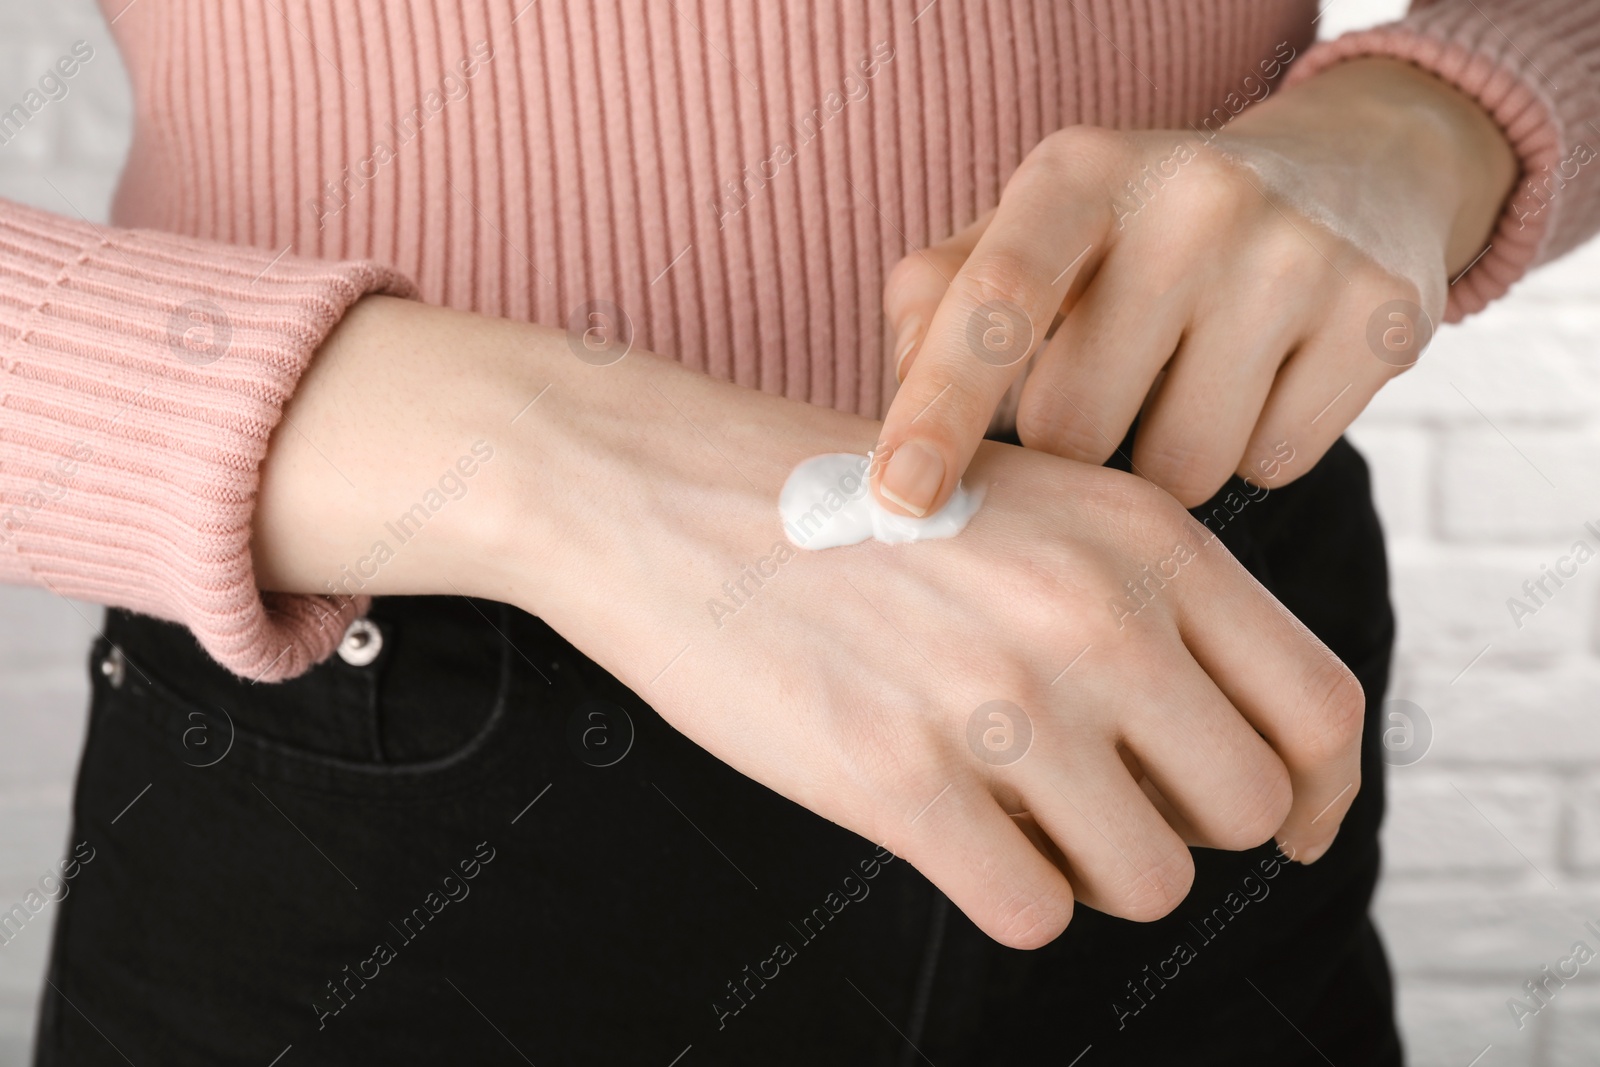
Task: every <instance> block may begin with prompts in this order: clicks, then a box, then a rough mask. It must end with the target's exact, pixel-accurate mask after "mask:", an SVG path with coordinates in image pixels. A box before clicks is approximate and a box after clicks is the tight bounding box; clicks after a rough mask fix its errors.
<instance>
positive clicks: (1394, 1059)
mask: <svg viewBox="0 0 1600 1067" xmlns="http://www.w3.org/2000/svg"><path fill="white" fill-rule="evenodd" d="M1242 488H1243V487H1242V486H1241V485H1240V484H1239V483H1237V482H1235V483H1233V484H1231V485H1230V486H1229V487H1228V489H1226V490H1224V492H1223V493H1222V494H1219V496H1218V498H1217V500H1216V501H1213V502H1212V504H1210V505H1208V506H1207V507H1206V508H1203V509H1197V514H1199V515H1203V516H1207V517H1209V518H1210V520H1211V521H1210V525H1211V526H1212V527H1213V529H1216V530H1217V531H1218V533H1219V535H1220V537H1221V538H1222V540H1223V541H1224V543H1226V544H1227V546H1228V547H1229V548H1230V549H1231V550H1232V551H1233V552H1234V553H1235V555H1237V556H1238V557H1239V558H1240V559H1241V560H1242V561H1243V562H1244V563H1245V564H1246V565H1247V566H1248V567H1249V568H1250V569H1251V571H1252V572H1253V573H1255V574H1256V575H1257V577H1258V578H1260V579H1261V580H1262V581H1263V582H1264V583H1265V584H1266V585H1267V586H1268V587H1269V588H1270V589H1271V590H1272V591H1273V592H1274V593H1275V594H1276V595H1277V596H1278V597H1279V599H1281V600H1282V601H1283V602H1284V603H1285V604H1286V605H1287V606H1288V607H1289V608H1290V609H1291V610H1292V611H1293V612H1294V613H1295V614H1296V615H1298V616H1299V617H1300V618H1301V619H1302V620H1303V621H1304V622H1305V623H1306V624H1307V625H1308V626H1309V627H1310V628H1311V629H1312V630H1314V631H1315V632H1316V633H1317V634H1318V635H1320V636H1321V637H1322V639H1323V640H1324V641H1326V642H1327V643H1328V645H1329V646H1330V647H1331V648H1332V649H1333V650H1334V651H1335V652H1336V653H1337V654H1338V655H1339V656H1340V657H1341V658H1343V659H1344V661H1345V662H1346V663H1348V664H1349V665H1350V667H1351V668H1352V669H1353V670H1354V671H1355V672H1356V674H1357V675H1358V676H1359V677H1360V679H1361V682H1362V684H1363V685H1364V686H1365V688H1366V693H1367V700H1368V716H1367V732H1366V743H1365V748H1364V758H1363V774H1364V779H1363V781H1364V785H1363V788H1362V790H1361V793H1360V795H1359V797H1358V799H1357V800H1356V802H1355V806H1354V807H1353V809H1352V810H1351V812H1350V814H1349V817H1348V818H1347V820H1346V822H1345V824H1344V828H1343V830H1342V832H1341V833H1340V835H1339V837H1338V839H1337V841H1336V843H1335V844H1334V846H1333V848H1332V850H1331V851H1330V852H1329V853H1328V854H1327V856H1326V857H1325V858H1324V859H1323V860H1322V861H1321V862H1319V863H1317V864H1316V865H1314V866H1312V867H1308V868H1307V867H1300V866H1297V865H1293V864H1286V863H1280V862H1277V861H1275V860H1274V859H1273V855H1274V850H1273V848H1272V847H1271V846H1266V847H1263V848H1261V849H1257V850H1255V851H1253V852H1249V853H1227V852H1217V851H1210V850H1198V851H1197V854H1196V865H1197V868H1198V872H1197V877H1196V881H1195V885H1194V889H1193V891H1192V892H1191V893H1190V895H1189V897H1188V899H1187V900H1186V901H1185V902H1184V904H1183V905H1182V906H1181V907H1180V908H1179V909H1178V910H1177V911H1176V912H1174V913H1173V914H1172V915H1171V916H1170V917H1168V918H1166V919H1164V920H1162V921H1160V922H1155V923H1149V924H1144V925H1140V924H1135V923H1130V922H1126V921H1122V920H1118V919H1112V918H1108V917H1106V916H1103V915H1100V914H1098V913H1096V912H1093V911H1091V910H1089V909H1087V908H1082V907H1080V908H1079V909H1078V911H1077V914H1076V916H1075V918H1074V919H1073V922H1072V925H1071V926H1070V927H1069V928H1068V930H1067V932H1066V933H1065V934H1064V935H1063V936H1062V937H1061V938H1059V939H1058V940H1057V941H1055V942H1054V943H1053V944H1051V945H1049V946H1048V947H1046V948H1044V949H1041V950H1038V951H1035V952H1019V951H1014V950H1010V949H1006V948H1002V947H1000V946H998V945H996V944H995V943H993V942H991V941H989V940H988V939H987V938H985V937H983V936H982V935H981V934H979V933H978V932H977V930H976V929H975V928H974V927H973V926H972V925H971V923H969V922H968V921H967V920H966V919H965V918H964V917H963V916H962V915H961V913H960V912H959V911H957V910H956V909H954V908H953V907H951V906H950V905H949V903H948V902H947V901H946V900H945V899H944V898H943V897H942V896H941V895H940V894H939V893H938V892H937V891H935V890H934V889H933V888H932V887H931V886H930V885H929V884H928V883H927V882H926V881H925V880H924V879H923V878H922V877H921V876H920V875H919V874H918V873H917V872H916V871H915V870H914V869H913V868H912V867H911V866H910V865H909V864H907V863H906V862H905V861H903V860H899V859H895V858H893V857H892V856H888V855H886V854H882V853H879V852H878V850H877V849H876V848H875V847H874V846H873V845H871V844H869V843H868V842H866V841H864V840H863V839H861V838H859V837H857V836H856V835H854V834H852V833H850V832H848V831H846V830H843V829H840V828H839V827H837V826H834V825H833V824H831V823H828V822H826V821H824V820H822V819H820V818H818V817H816V816H814V815H812V814H811V813H810V812H808V811H806V810H804V809H802V808H800V807H798V806H796V805H794V804H792V803H791V802H789V801H787V800H785V799H783V798H781V797H779V796H777V795H775V794H774V793H772V792H770V791H769V790H767V789H766V788H764V787H763V786H760V785H757V784H756V783H754V782H752V781H750V780H748V779H746V778H744V777H742V776H741V775H739V774H737V773H736V772H734V771H733V770H731V769H729V768H728V767H726V766H724V765H723V764H721V763H719V762H718V761H717V760H716V759H714V758H712V757H711V756H709V755H707V754H706V753H705V752H703V751H702V750H700V749H699V748H697V747H695V746H694V745H693V744H691V743H690V742H688V741H687V740H685V739H684V738H683V737H681V736H680V735H678V734H677V733H676V732H674V731H673V730H672V729H671V728H670V727H668V726H667V725H666V723H665V722H664V721H662V720H661V719H660V718H659V717H658V716H657V715H656V714H655V713H654V712H653V711H652V710H651V709H650V708H649V707H648V706H647V705H645V704H644V703H643V702H642V701H641V700H640V699H639V698H638V697H636V696H635V695H634V694H633V693H631V692H630V691H629V690H627V689H626V688H624V687H623V686H622V684H621V683H620V682H618V681H617V680H616V679H614V678H612V677H611V676H610V675H608V674H607V673H606V672H605V671H603V670H601V669H600V668H599V667H598V666H596V665H595V664H594V663H593V662H591V661H590V660H588V659H587V658H586V657H584V656H583V655H582V654H580V653H579V652H577V651H576V650H575V649H573V648H572V647H571V646H570V645H568V644H567V642H566V641H564V640H563V639H562V638H561V637H560V635H558V634H556V633H555V632H554V631H552V630H551V629H550V628H549V627H547V626H545V625H544V624H543V623H542V622H540V621H539V620H538V619H536V618H533V617H531V616H528V615H526V614H523V613H520V612H517V611H515V610H512V609H509V608H506V607H504V606H501V605H497V604H490V603H483V602H473V601H468V600H465V599H461V598H391V599H387V600H380V601H379V602H378V603H377V604H376V605H375V606H374V608H373V611H372V614H371V619H372V621H373V622H375V623H376V624H377V626H378V627H379V628H380V631H381V634H382V637H383V642H382V651H381V653H380V654H379V655H378V657H377V659H376V660H375V661H374V662H372V663H370V664H368V665H364V666H354V665H351V664H350V663H347V662H344V661H343V660H341V659H340V658H338V657H335V658H333V659H330V660H329V661H328V662H327V663H325V664H323V665H321V666H319V667H317V668H316V669H315V670H313V671H311V672H310V673H309V674H307V675H305V676H303V677H301V678H298V679H296V680H294V681H291V682H288V683H286V684H282V685H273V686H267V685H261V686H252V685H250V684H248V683H245V682H240V681H239V680H237V679H235V678H233V677H232V676H230V675H228V674H227V673H226V672H224V671H223V670H221V669H220V668H218V667H217V666H216V665H214V664H213V663H211V662H210V661H209V660H208V659H207V657H206V656H205V655H204V654H203V653H202V652H201V651H200V650H199V649H198V647H196V645H195V643H194V641H193V639H192V638H191V637H190V636H189V635H188V633H187V632H186V631H185V630H183V629H181V628H179V627H176V626H172V625H169V624H166V623H161V622H156V621H152V620H150V619H147V618H142V617H137V616H133V615H130V614H127V613H125V612H120V611H113V612H111V613H110V615H109V618H108V621H107V625H106V635H105V636H106V640H103V641H101V642H98V643H97V646H96V648H95V649H94V653H93V664H92V666H93V668H94V672H93V677H94V699H93V707H92V711H91V721H90V727H89V734H88V739H87V741H86V744H85V751H84V756H83V763H82V766H81V769H80V771H79V779H78V786H77V795H76V799H75V806H74V820H75V828H74V832H73V834H74V836H73V838H72V840H73V841H74V842H79V841H83V842H87V843H88V845H89V846H90V847H91V848H92V850H93V858H92V859H91V860H90V861H89V862H87V863H85V864H83V865H82V867H81V869H79V870H78V871H77V873H76V877H75V879H74V880H73V882H72V883H71V885H72V891H71V893H70V895H69V896H67V897H66V898H65V899H64V900H62V901H61V902H60V904H59V905H58V906H57V907H58V908H59V915H58V924H57V929H56V933H55V944H54V948H53V952H52V957H51V961H50V981H51V985H50V986H48V987H47V988H46V990H45V997H44V1002H43V1007H42V1009H41V1017H40V1027H39V1040H38V1053H37V1061H36V1062H37V1063H38V1064H40V1065H45V1067H58V1065H61V1067H90V1065H96V1064H115V1065H123V1064H126V1063H127V1062H129V1061H131V1062H133V1063H136V1064H139V1065H140V1067H145V1065H148V1064H162V1065H169V1067H170V1065H187V1064H197V1065H198V1064H204V1065H207V1067H216V1065H225V1064H250V1065H253V1067H266V1065H268V1064H274V1063H276V1064H278V1065H279V1067H302V1065H311V1064H351V1063H358V1064H366V1063H382V1064H439V1063H472V1064H482V1065H489V1064H507V1065H511V1064H523V1063H535V1064H539V1065H540V1067H546V1065H556V1064H607V1065H609V1064H654V1065H657V1067H668V1065H672V1064H677V1065H679V1067H701V1065H708V1064H762V1065H769V1064H805V1065H819V1064H829V1065H832V1064H851V1065H854V1064H862V1065H877V1064H884V1065H889V1064H912V1063H924V1062H931V1063H935V1064H938V1065H939V1067H960V1065H976V1064H985V1065H991V1064H992V1065H1002V1064H1004V1065H1007V1067H1017V1065H1030V1064H1053V1065H1058V1067H1067V1065H1069V1064H1077V1065H1079V1067H1096V1065H1101V1064H1133V1065H1139V1067H1150V1065H1165V1064H1185V1065H1201V1064H1217V1065H1221V1064H1229V1065H1233V1064H1240V1063H1257V1064H1270V1065H1273V1067H1292V1065H1297V1064H1307V1065H1310V1064H1316V1065H1319V1067H1320V1065H1324V1064H1325V1063H1327V1062H1330V1061H1331V1062H1332V1063H1334V1064H1337V1065H1339V1067H1384V1065H1393V1064H1398V1063H1399V1062H1400V1052H1399V1045H1398V1039H1397V1036H1396V1032H1395V1028H1394V1023H1393V1018H1392V1003H1391V999H1392V998H1391V991H1390V984H1389V976H1388V970H1387V967H1386V964H1385V962H1384V956H1383V951H1382V949H1381V947H1380V945H1379V943H1378V939H1377V936H1376V934H1375V932H1374V930H1373V927H1372V924H1371V922H1370V921H1369V919H1368V915H1367V909H1368V905H1369V902H1370V898H1371V894H1372V889H1373V885H1374V881H1375V879H1376V877H1377V872H1378V844H1377V831H1378V823H1379V820H1380V817H1381V815H1382V810H1383V775H1382V770H1383V767H1382V762H1381V759H1380V758H1379V757H1380V748H1379V745H1378V742H1379V733H1380V730H1379V727H1378V723H1377V714H1378V709H1379V707H1380V704H1381V701H1382V697H1383V692H1384V687H1385V684H1386V681H1387V672H1388V665H1389V654H1390V645H1391V639H1392V632H1393V627H1392V617H1391V614H1390V609H1389V606H1388V602H1387V594H1386V575H1385V564H1384V556H1383V546H1382V540H1381V534H1380V531H1379V529H1378V525H1377V521H1376V518H1375V516H1374V514H1373V511H1372V507H1371V503H1370V493H1369V488H1368V484H1367V475H1366V468H1365V465H1364V463H1363V462H1362V461H1361V459H1360V458H1359V457H1358V456H1357V455H1356V453H1355V452H1354V451H1353V450H1352V449H1351V448H1350V447H1349V446H1348V445H1347V444H1344V443H1343V442H1341V443H1340V444H1339V445H1338V446H1337V447H1336V448H1335V449H1334V451H1333V452H1332V453H1330V454H1329V456H1328V457H1327V458H1326V459H1325V460H1324V461H1323V462H1322V463H1321V464H1319V465H1318V466H1317V467H1316V469H1315V470H1313V471H1312V472H1311V473H1309V474H1308V475H1307V476H1306V477H1305V478H1304V479H1302V480H1301V481H1300V482H1297V483H1295V484H1294V485H1291V486H1288V487H1286V488H1283V489H1281V490H1276V491H1273V492H1271V493H1270V494H1268V495H1267V496H1265V497H1261V496H1260V493H1259V492H1255V493H1254V494H1252V495H1253V496H1255V497H1256V499H1250V498H1248V497H1245V496H1243V495H1242V493H1241V490H1242ZM1229 492H1232V493H1233V494H1234V495H1233V496H1232V497H1229V496H1228V495H1227V494H1228V493H1229ZM1241 501H1243V503H1241ZM112 646H115V647H116V648H117V649H120V650H121V654H122V657H123V662H122V663H121V665H119V664H118V662H117V657H115V656H114V655H113V654H112ZM105 664H110V667H109V668H106V669H102V668H103V665H105ZM107 670H108V671H109V673H107ZM751 711H752V713H753V714H759V713H760V709H759V708H753V709H751ZM275 1057H281V1058H280V1059H276V1060H275V1059H274V1058H275ZM1076 1057H1081V1058H1076Z"/></svg>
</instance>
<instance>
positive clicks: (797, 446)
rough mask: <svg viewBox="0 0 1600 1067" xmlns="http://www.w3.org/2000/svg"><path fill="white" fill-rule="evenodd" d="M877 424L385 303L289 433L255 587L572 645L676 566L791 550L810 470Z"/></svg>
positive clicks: (656, 362)
mask: <svg viewBox="0 0 1600 1067" xmlns="http://www.w3.org/2000/svg"><path fill="white" fill-rule="evenodd" d="M875 432H876V424H875V423H873V422H871V421H870V420H866V419H862V418H858V417H855V416H851V415H845V414H842V413H839V412H836V411H831V410H828V409H823V408H818V407H815V406H812V405H806V404H800V403H796V402H793V401H789V400H785V399H783V398H780V397H774V396H770V395H766V394H762V393H759V392H755V391H752V390H749V389H744V388H740V387H738V386H734V385H730V384H727V383H724V382H719V381H715V380H712V379H710V378H707V377H705V376H703V375H700V374H697V373H695V372H692V371H688V370H685V369H683V368H682V367H680V366H678V365H677V364H676V363H673V362H671V361H668V360H665V359H661V358H659V357H656V356H653V355H651V354H648V353H645V352H643V351H640V350H638V349H635V350H634V351H632V352H630V353H629V354H628V355H627V356H626V357H625V358H623V359H622V360H620V361H619V362H617V363H614V364H611V365H609V366H593V365H591V364H589V363H586V362H584V361H582V360H580V359H577V358H575V356H574V354H573V351H572V349H571V347H570V345H569V339H568V336H567V335H566V334H565V333H563V332H561V331H558V330H552V329H549V328H546V327H539V326H531V325H527V324H523V323H515V322H510V321H506V320H497V319H490V318H486V317H483V316H479V315H470V314H465V313H461V312H454V311H448V310H443V309H439V308H433V307H428V306H426V305H421V304H416V303H413V302H409V301H403V300H395V299H390V298H386V297H372V298H368V299H366V300H363V301H362V302H361V303H360V304H359V305H357V306H356V307H355V308H354V309H353V310H352V311H351V312H350V314H348V315H347V316H346V318H345V320H344V321H343V322H342V323H341V324H340V326H339V327H338V328H337V329H336V330H335V331H334V333H333V334H331V335H330V337H329V338H328V340H327V341H326V342H325V343H324V345H323V347H322V348H321V350H319V352H318V355H317V358H316V360H315V362H314V363H313V365H312V367H311V369H310V371H309V372H308V373H307V375H306V376H305V378H304V379H303V381H302V383H301V385H300V388H299V390H298V391H297V393H296V395H295V397H294V399H293V400H292V401H291V403H290V404H289V406H288V408H287V410H286V413H285V419H284V422H283V423H282V425H280V426H279V427H278V429H277V431H276V432H275V433H274V436H273V440H272V444H271V448H270V451H269V453H268V456H267V461H266V463H265V465H264V468H263V476H262V488H261V496H260V500H259V503H258V506H257V511H256V515H255V526H254V530H255V539H254V557H255V563H256V567H257V576H258V580H259V582H260V584H261V585H262V587H263V588H266V589H272V590H278V591H284V592H311V593H318V592H320V593H326V592H329V591H330V589H331V591H334V592H338V593H342V594H355V593H362V594H371V595H385V594H390V595H392V594H404V593H412V594H451V593H464V594H467V595H474V596H483V597H488V598H492V599H497V600H503V601H507V602H511V603H515V604H517V605H519V606H521V607H524V608H526V609H527V610H530V611H534V612H536V613H538V614H540V615H543V616H545V617H546V618H550V619H551V620H552V621H556V620H560V623H561V624H562V625H563V626H564V627H565V629H563V632H564V633H566V632H568V630H571V631H572V632H571V633H569V637H571V638H573V639H574V640H578V639H579V637H580V634H581V633H582V632H583V631H584V630H586V629H587V628H588V626H589V625H590V622H591V620H593V621H594V622H595V623H596V624H598V623H599V622H600V621H602V619H603V618H604V617H607V616H609V615H614V614H615V612H616V611H617V610H618V604H617V602H616V600H615V599H614V596H620V595H622V594H621V592H620V591H621V590H623V589H625V588H626V587H627V585H628V583H629V582H637V581H641V580H644V579H645V578H646V577H647V576H649V575H651V574H655V575H659V574H660V573H661V570H662V568H665V567H675V568H679V569H680V570H681V569H682V568H686V567H687V568H693V569H698V568H701V567H704V568H705V569H706V572H707V575H708V576H712V575H714V576H715V577H714V580H712V581H711V582H710V586H709V588H711V589H715V588H716V587H717V585H718V583H720V582H721V581H722V580H723V579H724V578H726V577H727V574H724V573H723V571H727V570H728V568H729V567H731V568H732V570H731V571H728V573H733V572H736V571H737V570H738V565H739V560H737V559H736V558H735V556H734V554H730V552H729V550H728V548H727V547H725V546H726V545H728V544H733V545H738V546H747V547H748V549H749V552H750V553H751V556H750V558H756V557H757V556H759V555H761V554H764V553H765V552H766V551H767V550H768V549H770V547H771V545H772V544H773V541H774V539H776V538H781V537H782V533H781V529H780V527H779V525H778V522H777V519H776V515H777V511H776V503H775V502H776V499H777V492H778V488H779V486H780V485H781V484H782V481H783V479H784V477H785V476H786V475H787V474H788V472H789V470H790V469H791V468H792V467H793V465H794V464H795V463H796V462H798V461H799V460H800V459H803V458H804V457H806V456H808V455H811V454H814V453H816V452H819V451H826V450H830V449H853V450H857V451H862V450H865V449H867V448H869V447H871V445H872V442H873V440H874V434H875ZM474 445H477V446H478V451H477V454H474V451H473V447H474ZM488 449H492V450H493V451H492V456H491V457H490V458H488V459H487V460H484V459H483V458H482V455H483V453H484V452H486V451H487V450H488ZM463 457H467V458H468V459H469V462H467V463H465V464H463V465H462V466H460V467H458V466H457V464H458V463H459V462H460V461H461V460H462V459H463ZM468 469H471V470H472V471H473V473H471V474H470V475H468V474H466V473H465V471H466V470H468ZM441 479H444V480H445V481H446V483H447V486H446V489H445V490H441V488H440V482H441ZM447 490H454V492H453V493H452V492H450V491H447ZM430 492H432V493H433V494H434V495H432V496H431V497H430V495H429V494H430ZM430 500H431V502H432V503H433V504H436V505H439V506H438V507H437V508H436V510H429V509H428V508H427V505H428V503H429V502H430ZM419 504H420V505H422V509H421V510H419V509H418V505H419ZM702 527H703V528H705V530H704V532H702V530H701V529H700V528H702ZM612 590H617V591H618V592H617V593H616V594H613V593H612V592H610V591H612ZM683 606H684V608H685V609H687V610H686V613H685V618H686V619H688V618H690V617H698V615H699V614H703V605H702V604H701V603H700V602H699V601H698V600H696V601H693V602H688V603H685V604H684V605H683Z"/></svg>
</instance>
